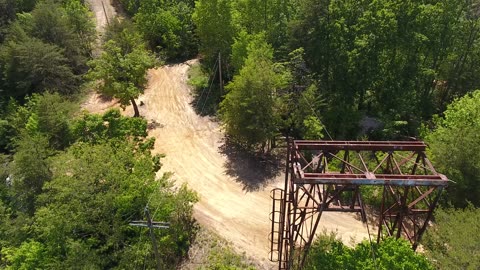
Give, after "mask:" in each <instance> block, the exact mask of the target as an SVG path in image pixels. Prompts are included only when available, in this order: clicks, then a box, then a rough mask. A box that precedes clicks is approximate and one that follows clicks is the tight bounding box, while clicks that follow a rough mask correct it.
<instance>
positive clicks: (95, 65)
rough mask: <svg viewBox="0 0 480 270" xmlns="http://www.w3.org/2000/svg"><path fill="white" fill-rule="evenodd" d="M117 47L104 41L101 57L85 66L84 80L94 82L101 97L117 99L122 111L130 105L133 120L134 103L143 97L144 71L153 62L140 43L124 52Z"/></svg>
mask: <svg viewBox="0 0 480 270" xmlns="http://www.w3.org/2000/svg"><path fill="white" fill-rule="evenodd" d="M133 40H135V39H133ZM139 42H140V41H139ZM120 45H121V44H119V43H118V42H116V41H115V40H110V41H108V42H107V43H106V44H105V46H104V50H105V51H104V52H103V53H102V55H101V56H100V57H99V58H97V59H95V60H92V61H90V62H89V65H90V67H91V69H90V71H89V72H88V74H87V77H88V78H89V79H92V80H97V82H98V89H99V91H100V92H101V93H102V94H104V95H106V96H109V97H114V98H118V99H119V101H120V104H121V106H122V107H123V108H125V106H127V105H128V104H129V103H131V104H132V106H133V109H134V111H135V115H134V116H135V117H138V116H140V112H139V111H138V106H137V103H136V102H135V99H136V98H138V96H139V95H140V94H141V93H143V90H144V88H145V85H146V83H147V79H146V73H147V70H148V69H149V68H151V67H153V65H154V62H155V61H154V58H153V57H152V56H151V55H150V54H149V53H148V51H147V50H146V49H145V48H144V46H143V44H141V43H140V44H137V45H136V46H134V47H132V48H128V49H127V50H125V48H122V47H121V46H120Z"/></svg>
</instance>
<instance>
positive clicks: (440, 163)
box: [425, 91, 480, 207]
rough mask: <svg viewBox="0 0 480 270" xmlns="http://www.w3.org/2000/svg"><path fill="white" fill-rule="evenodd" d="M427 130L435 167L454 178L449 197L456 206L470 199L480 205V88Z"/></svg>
mask: <svg viewBox="0 0 480 270" xmlns="http://www.w3.org/2000/svg"><path fill="white" fill-rule="evenodd" d="M433 123H434V125H435V129H434V130H433V131H428V132H427V135H426V137H425V140H426V141H427V142H428V144H429V156H430V158H431V159H432V162H433V164H434V165H435V168H436V169H437V170H438V171H440V172H442V173H444V174H446V175H447V176H448V178H449V179H451V180H452V181H454V182H453V183H451V184H450V185H449V186H448V188H447V191H448V195H449V196H448V200H449V201H451V202H452V204H453V205H454V206H456V207H465V206H466V205H467V202H471V203H472V204H473V205H475V206H479V205H480V177H479V175H480V168H479V167H478V164H479V162H480V156H479V154H478V153H479V151H480V149H479V146H478V139H479V137H478V136H479V135H478V134H479V132H480V91H475V92H473V93H472V94H469V95H466V96H464V97H462V98H460V99H458V100H456V101H454V102H453V103H452V104H450V105H449V106H448V108H447V110H446V111H445V112H444V117H436V118H435V119H434V121H433Z"/></svg>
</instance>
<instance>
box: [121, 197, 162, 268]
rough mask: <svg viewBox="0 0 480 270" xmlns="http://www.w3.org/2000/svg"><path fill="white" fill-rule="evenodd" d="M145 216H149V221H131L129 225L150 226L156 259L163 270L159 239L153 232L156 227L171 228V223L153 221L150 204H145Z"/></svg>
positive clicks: (158, 266)
mask: <svg viewBox="0 0 480 270" xmlns="http://www.w3.org/2000/svg"><path fill="white" fill-rule="evenodd" d="M145 216H146V217H147V221H132V222H130V223H129V225H131V226H138V227H148V229H149V231H150V238H152V245H153V252H154V254H155V260H156V261H157V270H161V269H162V268H161V265H162V261H161V260H160V254H159V253H158V246H157V240H156V239H155V233H154V232H153V229H154V228H159V229H168V228H170V223H168V222H157V221H152V218H151V217H150V211H148V206H145Z"/></svg>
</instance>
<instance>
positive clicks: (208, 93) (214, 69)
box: [200, 58, 219, 115]
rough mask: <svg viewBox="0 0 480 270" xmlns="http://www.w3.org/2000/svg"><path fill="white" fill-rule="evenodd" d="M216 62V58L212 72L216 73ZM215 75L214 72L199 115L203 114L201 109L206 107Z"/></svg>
mask: <svg viewBox="0 0 480 270" xmlns="http://www.w3.org/2000/svg"><path fill="white" fill-rule="evenodd" d="M218 60H219V59H218V58H217V61H216V62H215V63H216V65H214V68H213V71H216V67H217V64H218ZM216 75H217V73H216V72H214V73H213V78H212V82H211V83H210V87H209V88H208V92H207V97H206V98H205V102H204V103H203V107H202V110H200V115H201V114H202V113H203V109H205V105H207V101H208V96H209V95H210V91H211V90H212V86H213V81H214V80H215V77H216Z"/></svg>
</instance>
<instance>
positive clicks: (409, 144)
mask: <svg viewBox="0 0 480 270" xmlns="http://www.w3.org/2000/svg"><path fill="white" fill-rule="evenodd" d="M293 144H294V147H295V149H296V150H322V151H334V150H354V151H385V152H387V151H398V150H400V151H425V149H426V147H427V145H426V144H425V143H424V142H421V141H304V140H295V141H294V142H293Z"/></svg>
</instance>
